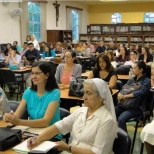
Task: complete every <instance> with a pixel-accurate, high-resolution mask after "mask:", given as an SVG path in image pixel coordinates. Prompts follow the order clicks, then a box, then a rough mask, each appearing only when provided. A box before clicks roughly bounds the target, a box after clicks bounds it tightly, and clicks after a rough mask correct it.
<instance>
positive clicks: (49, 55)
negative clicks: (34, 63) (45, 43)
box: [42, 50, 56, 58]
mask: <svg viewBox="0 0 154 154" xmlns="http://www.w3.org/2000/svg"><path fill="white" fill-rule="evenodd" d="M45 57H56V54H55V50H50V52H45V51H43V55H42V58H45Z"/></svg>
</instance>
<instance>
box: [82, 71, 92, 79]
mask: <svg viewBox="0 0 154 154" xmlns="http://www.w3.org/2000/svg"><path fill="white" fill-rule="evenodd" d="M90 72H91V71H87V72H85V73H82V74H81V77H84V78H88V76H89V74H90Z"/></svg>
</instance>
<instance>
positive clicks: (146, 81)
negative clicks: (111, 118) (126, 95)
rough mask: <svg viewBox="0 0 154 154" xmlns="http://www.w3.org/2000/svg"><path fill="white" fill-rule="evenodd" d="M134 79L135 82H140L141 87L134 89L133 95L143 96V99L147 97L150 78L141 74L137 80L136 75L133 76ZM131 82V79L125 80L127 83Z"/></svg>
mask: <svg viewBox="0 0 154 154" xmlns="http://www.w3.org/2000/svg"><path fill="white" fill-rule="evenodd" d="M134 80H135V82H136V83H140V84H141V85H142V87H141V88H140V89H139V90H136V91H134V92H133V96H134V97H143V98H144V99H145V98H147V97H148V95H149V92H150V88H151V82H150V79H149V78H148V77H146V76H142V77H141V78H139V79H138V80H137V78H136V77H134ZM131 82H132V79H129V80H128V81H127V84H130V83H131Z"/></svg>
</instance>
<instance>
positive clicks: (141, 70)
mask: <svg viewBox="0 0 154 154" xmlns="http://www.w3.org/2000/svg"><path fill="white" fill-rule="evenodd" d="M132 73H133V75H134V76H135V77H133V78H130V79H129V80H128V81H127V84H131V83H132V80H133V82H136V83H139V84H140V85H141V88H140V89H138V90H136V91H134V92H132V93H130V94H127V95H122V94H121V93H119V94H118V101H119V102H120V100H123V99H127V98H132V97H137V98H141V99H140V104H139V107H138V108H136V109H133V110H132V109H124V108H122V107H121V106H120V104H118V105H117V106H116V107H115V111H116V116H117V120H118V126H119V127H120V128H122V129H123V130H125V131H127V127H126V122H127V121H128V120H129V119H131V118H134V117H137V116H142V114H143V111H142V110H141V106H142V105H144V103H146V100H147V98H148V96H149V91H150V79H149V78H148V77H147V76H146V75H147V74H149V72H148V70H147V69H146V64H145V63H144V62H143V61H137V62H135V63H134V65H133V70H132Z"/></svg>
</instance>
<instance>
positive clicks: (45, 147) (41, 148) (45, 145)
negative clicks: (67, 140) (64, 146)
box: [13, 140, 56, 154]
mask: <svg viewBox="0 0 154 154" xmlns="http://www.w3.org/2000/svg"><path fill="white" fill-rule="evenodd" d="M55 145H56V143H55V142H51V141H44V142H42V143H41V144H40V145H38V146H37V147H35V148H33V149H32V150H29V149H28V147H27V140H25V141H24V142H22V143H20V144H19V145H17V146H15V147H13V150H14V151H16V152H20V153H28V152H33V151H34V152H35V151H37V152H39V153H42V154H43V153H47V152H48V151H49V150H51V149H52V148H53V147H55Z"/></svg>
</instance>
